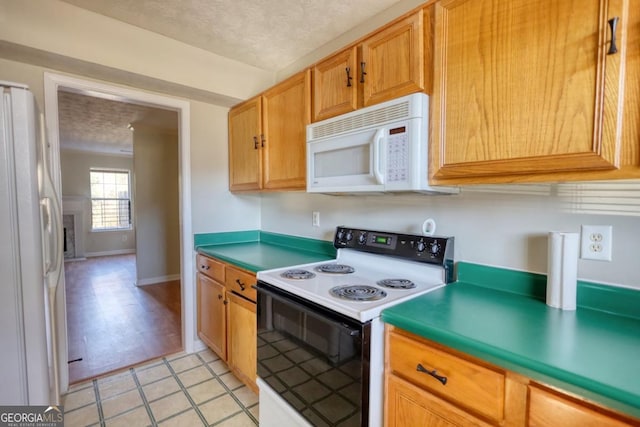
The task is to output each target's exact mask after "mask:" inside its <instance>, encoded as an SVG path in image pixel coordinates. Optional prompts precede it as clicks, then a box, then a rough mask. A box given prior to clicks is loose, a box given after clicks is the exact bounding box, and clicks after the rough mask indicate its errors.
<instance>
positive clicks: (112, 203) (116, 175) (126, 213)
mask: <svg viewBox="0 0 640 427" xmlns="http://www.w3.org/2000/svg"><path fill="white" fill-rule="evenodd" d="M90 174H91V230H93V231H101V230H122V229H129V228H131V189H130V186H129V171H122V170H99V169H92V170H91V172H90Z"/></svg>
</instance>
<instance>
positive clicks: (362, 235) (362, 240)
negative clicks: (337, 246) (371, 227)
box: [358, 233, 367, 245]
mask: <svg viewBox="0 0 640 427" xmlns="http://www.w3.org/2000/svg"><path fill="white" fill-rule="evenodd" d="M366 242H367V233H360V235H359V236H358V243H360V244H361V245H364V244H365V243H366Z"/></svg>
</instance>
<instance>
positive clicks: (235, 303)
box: [197, 255, 258, 392]
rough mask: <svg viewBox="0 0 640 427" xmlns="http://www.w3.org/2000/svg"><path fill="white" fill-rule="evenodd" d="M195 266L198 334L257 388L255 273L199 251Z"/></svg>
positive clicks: (251, 387)
mask: <svg viewBox="0 0 640 427" xmlns="http://www.w3.org/2000/svg"><path fill="white" fill-rule="evenodd" d="M197 266H198V280H197V282H198V289H197V299H198V304H197V306H198V336H199V337H200V339H201V340H202V341H203V342H204V343H205V344H207V346H209V348H210V349H211V350H213V352H214V353H216V354H217V355H218V356H219V357H220V358H221V359H222V360H224V361H225V362H226V363H227V364H228V365H229V368H230V369H231V372H233V374H234V375H235V376H236V377H237V378H238V379H240V380H241V381H242V382H243V383H244V384H246V385H247V387H249V388H250V389H252V390H253V391H255V392H257V391H258V387H257V385H256V363H257V362H256V346H257V344H256V301H255V300H256V294H255V289H253V287H252V286H253V285H254V284H255V282H256V276H255V274H253V273H251V272H248V271H244V270H241V269H239V268H236V267H233V266H230V265H228V264H227V263H224V262H222V261H219V260H216V259H213V258H209V257H206V256H203V255H198V259H197Z"/></svg>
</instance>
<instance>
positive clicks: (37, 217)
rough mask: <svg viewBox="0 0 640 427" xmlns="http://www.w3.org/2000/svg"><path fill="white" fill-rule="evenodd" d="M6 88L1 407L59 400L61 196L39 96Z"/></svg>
mask: <svg viewBox="0 0 640 427" xmlns="http://www.w3.org/2000/svg"><path fill="white" fill-rule="evenodd" d="M0 93H1V94H2V102H1V104H0V405H53V404H59V398H60V396H59V385H58V382H59V381H58V370H57V366H58V361H57V357H56V354H57V348H56V347H57V345H56V334H55V333H54V332H53V331H55V330H56V325H55V319H56V317H55V294H56V288H57V287H58V284H59V283H60V281H61V273H62V264H63V231H62V217H61V211H60V198H59V197H58V195H57V194H56V193H55V187H54V185H53V181H52V179H51V174H50V165H49V158H50V155H49V146H48V143H47V140H46V136H45V132H44V121H43V117H42V115H41V114H40V113H39V110H38V106H37V104H36V102H35V99H34V96H33V94H32V93H31V92H30V91H29V88H28V87H27V86H25V85H21V84H16V83H9V82H2V81H0Z"/></svg>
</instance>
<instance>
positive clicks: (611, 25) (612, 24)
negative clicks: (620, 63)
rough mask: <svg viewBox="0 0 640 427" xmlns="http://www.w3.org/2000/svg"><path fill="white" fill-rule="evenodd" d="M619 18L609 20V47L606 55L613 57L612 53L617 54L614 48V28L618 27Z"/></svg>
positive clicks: (616, 49)
mask: <svg viewBox="0 0 640 427" xmlns="http://www.w3.org/2000/svg"><path fill="white" fill-rule="evenodd" d="M619 20H620V18H618V17H617V16H616V17H615V18H611V19H609V28H611V44H610V45H609V51H608V52H607V55H613V54H614V53H618V48H617V47H616V28H617V27H618V21H619Z"/></svg>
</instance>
